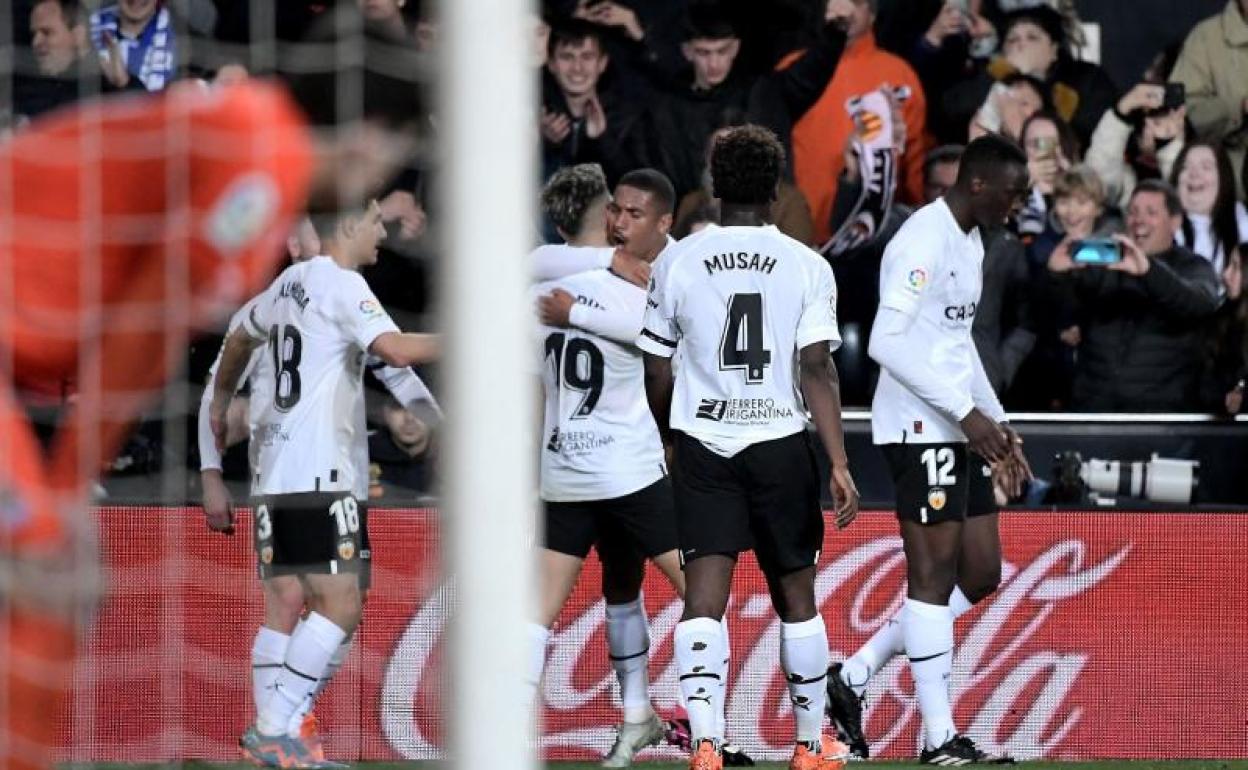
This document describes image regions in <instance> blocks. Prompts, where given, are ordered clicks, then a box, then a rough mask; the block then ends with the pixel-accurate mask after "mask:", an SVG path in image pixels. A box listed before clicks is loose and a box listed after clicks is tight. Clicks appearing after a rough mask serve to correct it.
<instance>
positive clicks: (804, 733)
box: [780, 615, 828, 743]
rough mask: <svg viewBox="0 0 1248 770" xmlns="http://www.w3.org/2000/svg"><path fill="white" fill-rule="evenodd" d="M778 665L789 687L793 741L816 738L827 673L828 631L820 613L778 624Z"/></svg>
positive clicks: (825, 697)
mask: <svg viewBox="0 0 1248 770" xmlns="http://www.w3.org/2000/svg"><path fill="white" fill-rule="evenodd" d="M780 668H781V670H783V671H784V678H785V681H786V682H787V683H788V686H789V700H790V701H791V702H792V704H793V720H794V722H795V723H796V728H797V738H796V740H797V742H798V743H802V742H805V741H817V740H819V737H820V736H821V735H822V734H823V705H824V701H826V700H827V675H828V632H827V629H826V628H825V627H824V625H823V616H822V615H815V616H814V617H813V618H811V619H810V620H803V621H802V622H800V623H781V624H780Z"/></svg>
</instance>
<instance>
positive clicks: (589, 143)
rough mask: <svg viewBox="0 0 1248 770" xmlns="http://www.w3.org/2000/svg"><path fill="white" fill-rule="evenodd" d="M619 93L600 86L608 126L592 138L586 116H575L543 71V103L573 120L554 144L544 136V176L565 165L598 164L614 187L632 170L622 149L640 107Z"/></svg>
mask: <svg viewBox="0 0 1248 770" xmlns="http://www.w3.org/2000/svg"><path fill="white" fill-rule="evenodd" d="M620 96H621V95H620V94H619V92H617V91H615V90H612V89H605V90H604V89H600V90H599V92H598V101H599V103H601V104H602V111H603V113H604V114H605V115H606V117H607V128H606V130H605V131H603V133H602V135H601V136H599V137H596V138H593V139H591V138H590V137H589V135H588V134H587V133H586V126H585V120H584V118H574V117H572V112H571V110H570V109H569V108H568V101H567V99H566V98H565V97H564V95H563V92H561V91H560V90H559V86H558V85H557V84H556V83H555V79H554V78H553V77H552V76H551V75H550V73H548V72H546V71H545V70H543V76H542V106H543V107H544V108H545V109H546V110H548V111H550V112H555V113H563V114H564V115H567V116H568V117H569V118H570V119H571V121H572V130H571V131H570V132H569V133H568V135H567V137H565V138H564V140H563V141H562V142H559V143H558V144H552V143H550V142H548V141H546V139H545V137H543V138H542V178H543V179H549V178H550V175H551V174H553V173H555V172H556V171H558V170H559V169H561V168H564V167H566V166H573V165H576V164H578V163H598V164H600V165H601V166H602V169H603V171H604V172H605V173H606V175H607V181H608V182H609V183H610V184H611V185H613V186H614V184H615V181H616V180H617V179H619V178H620V175H622V174H623V173H625V172H626V171H631V170H632V169H631V168H630V167H629V165H628V163H629V161H628V160H627V158H626V156H625V155H624V152H623V149H624V148H623V142H624V137H625V136H627V135H628V131H629V129H630V127H631V126H632V123H633V121H635V120H636V119H637V110H636V109H634V108H633V107H632V104H633V102H632V101H631V100H628V99H623V98H620Z"/></svg>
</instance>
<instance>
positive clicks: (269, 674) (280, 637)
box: [251, 626, 290, 714]
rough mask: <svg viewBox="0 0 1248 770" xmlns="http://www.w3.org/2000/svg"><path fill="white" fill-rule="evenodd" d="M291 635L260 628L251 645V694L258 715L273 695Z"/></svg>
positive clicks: (264, 627) (265, 627)
mask: <svg viewBox="0 0 1248 770" xmlns="http://www.w3.org/2000/svg"><path fill="white" fill-rule="evenodd" d="M289 644H290V635H289V634H283V633H282V632H281V631H274V630H273V629H271V628H269V627H268V626H260V630H259V631H257V632H256V640H255V641H254V642H252V643H251V694H252V698H253V699H254V700H255V703H256V713H257V714H259V713H260V709H262V708H264V704H265V702H266V701H267V700H268V699H269V696H270V695H271V694H272V693H273V683H274V682H276V681H277V675H278V673H279V672H280V671H281V670H282V663H284V662H285V661H286V647H287V646H288V645H289Z"/></svg>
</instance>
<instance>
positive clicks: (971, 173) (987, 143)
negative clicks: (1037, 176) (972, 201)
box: [956, 134, 1027, 188]
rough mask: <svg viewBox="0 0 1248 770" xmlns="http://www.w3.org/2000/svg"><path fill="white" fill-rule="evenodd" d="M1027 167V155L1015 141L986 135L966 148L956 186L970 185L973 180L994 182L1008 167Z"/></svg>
mask: <svg viewBox="0 0 1248 770" xmlns="http://www.w3.org/2000/svg"><path fill="white" fill-rule="evenodd" d="M1011 165H1018V166H1023V167H1026V166H1027V154H1026V153H1024V152H1023V148H1021V147H1019V146H1018V144H1016V143H1015V142H1014V141H1013V140H1011V139H1008V138H1006V137H1004V136H1000V135H998V134H985V135H984V136H981V137H979V138H977V139H975V140H974V141H972V142H971V143H970V144H968V145H967V146H966V149H965V150H963V151H962V161H961V163H960V165H959V166H958V179H957V182H956V184H957V185H958V186H961V187H964V188H965V187H967V186H968V185H970V183H971V180H972V179H983V180H993V179H996V178H998V175H999V174H1000V173H1001V171H1002V170H1003V169H1005V168H1007V167H1008V166H1011Z"/></svg>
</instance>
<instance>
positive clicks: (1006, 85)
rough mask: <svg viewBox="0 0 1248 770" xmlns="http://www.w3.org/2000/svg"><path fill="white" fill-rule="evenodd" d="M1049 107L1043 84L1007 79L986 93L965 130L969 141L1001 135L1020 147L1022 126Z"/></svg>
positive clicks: (1016, 77) (1026, 78) (1030, 79)
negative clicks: (988, 135) (989, 135)
mask: <svg viewBox="0 0 1248 770" xmlns="http://www.w3.org/2000/svg"><path fill="white" fill-rule="evenodd" d="M1047 107H1048V102H1047V100H1046V98H1045V93H1044V84H1043V83H1041V82H1040V81H1039V80H1036V79H1035V78H1033V77H1030V76H1029V75H1020V74H1018V73H1014V74H1012V75H1006V76H1005V77H1004V78H1002V79H1001V81H1000V82H997V83H994V84H993V86H992V88H990V89H989V90H988V96H987V98H985V99H984V103H983V104H981V105H980V107H979V109H978V110H976V112H975V116H974V117H973V118H971V124H970V126H969V127H968V128H967V131H966V135H967V138H968V139H969V140H972V141H973V140H975V139H978V138H979V137H981V136H983V135H984V134H1001V135H1002V136H1004V137H1007V138H1009V139H1013V140H1014V141H1016V142H1018V143H1019V144H1022V142H1023V124H1024V123H1026V122H1027V120H1028V119H1029V118H1030V117H1031V116H1032V115H1035V114H1036V113H1037V112H1040V111H1041V110H1045V109H1047Z"/></svg>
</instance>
